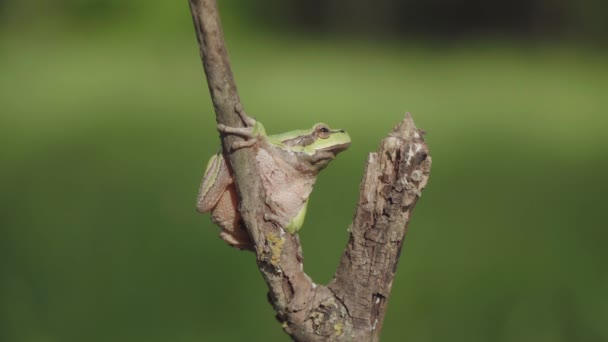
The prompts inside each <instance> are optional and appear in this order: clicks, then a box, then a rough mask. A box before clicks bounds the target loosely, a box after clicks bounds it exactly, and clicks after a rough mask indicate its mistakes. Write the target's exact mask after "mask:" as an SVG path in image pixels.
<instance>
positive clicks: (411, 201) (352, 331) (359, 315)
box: [190, 0, 431, 341]
mask: <svg viewBox="0 0 608 342" xmlns="http://www.w3.org/2000/svg"><path fill="white" fill-rule="evenodd" d="M190 8H191V11H192V17H193V20H194V27H195V30H196V35H197V38H198V42H199V46H200V52H201V58H202V60H203V66H204V68H205V73H206V75H207V82H208V86H209V92H210V94H211V98H212V101H213V106H214V109H215V113H216V119H217V122H218V123H221V124H224V125H227V126H231V127H243V124H242V122H241V120H240V119H239V116H238V115H237V113H236V110H235V108H236V107H237V106H240V99H239V96H238V92H237V88H236V84H235V82H234V79H233V76H232V71H231V68H230V62H229V60H228V55H227V52H226V47H225V44H224V37H223V33H222V27H221V23H220V18H219V13H218V9H217V4H216V1H215V0H190ZM237 139H239V138H238V137H235V136H232V135H224V136H222V145H223V147H224V151H226V152H228V149H227V147H229V146H231V144H232V143H233V142H234V141H236V140H237ZM226 155H227V156H229V163H230V165H231V167H232V170H233V172H234V175H235V178H236V183H237V189H238V193H239V212H240V213H241V216H242V218H243V221H244V224H245V226H246V227H247V231H248V232H249V234H250V235H251V237H252V240H253V242H254V244H255V252H256V254H257V264H258V268H259V269H260V272H261V273H262V276H263V277H264V280H265V281H266V283H267V285H268V288H269V299H270V302H271V303H272V305H273V307H274V308H275V310H276V312H277V318H278V319H279V320H280V321H281V323H282V325H283V329H284V330H285V331H286V332H287V333H288V334H289V335H290V336H291V337H292V338H293V339H294V340H296V341H377V340H378V339H379V334H380V331H381V328H382V321H383V319H384V313H385V312H386V305H387V300H388V298H389V295H390V290H391V286H392V283H393V279H394V275H395V272H396V269H397V263H398V260H399V254H400V251H401V247H402V245H403V240H404V237H405V233H406V231H407V224H408V222H409V220H410V217H411V214H412V210H413V208H414V205H415V204H416V201H417V200H418V198H419V197H420V193H421V191H422V189H423V188H424V187H425V185H426V183H427V181H428V177H429V172H430V167H431V158H430V156H429V152H428V148H427V146H426V144H425V142H424V139H423V134H422V132H421V131H420V130H418V129H417V128H416V126H415V125H414V122H413V120H412V118H411V116H410V115H409V114H407V115H406V117H405V118H404V120H403V121H402V122H400V123H399V124H397V125H396V126H395V127H394V128H393V131H392V132H390V133H389V135H388V136H387V137H386V138H385V139H384V140H382V142H381V144H380V148H379V150H378V152H376V153H371V154H370V155H369V157H368V160H367V163H366V169H365V175H364V177H363V181H362V183H361V187H360V198H359V203H358V205H357V209H356V215H355V219H354V221H353V223H352V224H351V226H350V240H349V243H348V245H347V247H346V250H345V251H344V254H343V255H342V259H341V262H340V266H339V267H338V269H337V271H336V274H335V277H334V279H333V281H332V282H331V283H330V284H329V285H328V286H323V285H317V284H315V283H313V281H312V280H311V279H310V278H309V277H308V276H307V275H306V274H305V273H304V271H303V266H302V256H301V246H300V243H299V239H298V238H297V235H290V234H285V233H284V232H282V231H281V230H282V228H279V227H275V226H274V225H273V224H271V223H269V222H266V221H265V220H264V215H265V214H268V212H267V210H268V209H267V207H266V206H265V205H264V203H265V202H264V198H263V196H264V195H263V194H264V191H262V185H261V182H260V175H259V173H258V171H257V170H256V167H255V162H254V160H255V159H254V158H255V155H254V151H253V150H252V149H247V148H244V149H240V150H238V151H234V152H232V153H226Z"/></svg>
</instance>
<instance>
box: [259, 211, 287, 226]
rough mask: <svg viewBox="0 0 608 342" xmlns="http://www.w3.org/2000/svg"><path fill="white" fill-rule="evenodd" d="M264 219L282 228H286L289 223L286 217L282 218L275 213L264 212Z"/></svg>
mask: <svg viewBox="0 0 608 342" xmlns="http://www.w3.org/2000/svg"><path fill="white" fill-rule="evenodd" d="M264 220H266V221H268V222H274V223H276V224H277V225H279V226H280V227H282V228H283V229H286V228H287V226H288V225H289V221H287V220H286V219H284V218H282V217H281V216H279V215H275V214H264Z"/></svg>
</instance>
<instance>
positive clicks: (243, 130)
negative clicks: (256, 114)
mask: <svg viewBox="0 0 608 342" xmlns="http://www.w3.org/2000/svg"><path fill="white" fill-rule="evenodd" d="M234 110H235V111H236V112H237V114H238V115H239V116H240V117H241V120H243V123H244V124H245V126H246V127H230V126H226V125H224V124H218V125H217V130H218V131H220V132H222V133H224V134H234V135H238V136H240V137H243V138H245V139H246V140H243V141H236V142H234V143H233V144H232V145H231V146H230V149H231V150H232V151H234V150H238V149H241V148H243V147H251V146H253V145H255V143H256V139H255V136H256V133H254V130H255V126H256V123H257V121H255V119H254V118H252V117H250V116H248V115H247V113H245V110H244V109H243V105H241V104H240V103H239V104H237V105H236V106H235V108H234Z"/></svg>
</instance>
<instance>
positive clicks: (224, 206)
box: [197, 110, 351, 248]
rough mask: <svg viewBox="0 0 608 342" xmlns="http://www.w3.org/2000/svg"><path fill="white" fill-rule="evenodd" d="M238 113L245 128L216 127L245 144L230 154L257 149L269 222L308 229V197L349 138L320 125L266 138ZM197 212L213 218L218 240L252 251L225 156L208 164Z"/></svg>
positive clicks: (293, 229)
mask: <svg viewBox="0 0 608 342" xmlns="http://www.w3.org/2000/svg"><path fill="white" fill-rule="evenodd" d="M237 113H239V115H240V116H241V118H242V119H243V122H244V123H245V124H246V125H247V127H245V128H234V127H226V126H223V125H218V130H220V131H221V132H223V133H225V134H235V135H239V136H242V137H244V138H245V139H246V140H244V141H239V142H237V143H235V144H234V145H233V146H231V150H235V149H239V148H249V147H253V146H257V149H256V166H257V169H258V171H259V174H260V176H261V178H262V186H263V188H264V190H265V192H266V198H267V199H266V204H267V205H268V206H269V208H270V211H271V212H272V214H267V215H266V216H265V219H266V220H267V221H271V222H274V223H276V224H277V225H279V226H281V227H283V228H284V229H285V230H286V231H287V232H289V233H291V234H293V233H295V232H297V231H298V230H299V229H300V228H301V227H302V225H303V224H304V218H305V217H306V207H307V204H308V196H309V195H310V192H311V191H312V187H313V185H314V183H315V180H316V177H317V174H318V173H319V171H320V170H322V169H323V168H325V167H326V166H327V165H328V164H329V162H330V161H331V160H333V159H334V158H335V156H336V155H337V154H338V153H340V152H342V151H344V150H345V149H347V148H348V146H349V145H350V142H351V140H350V137H349V136H348V133H346V132H345V131H344V130H332V129H329V127H327V125H325V124H321V123H319V124H315V125H314V126H313V127H312V128H311V129H308V130H296V131H290V132H286V133H281V134H275V135H267V134H266V130H265V129H264V126H263V125H262V124H261V123H259V122H257V121H255V120H254V119H252V118H250V117H248V116H247V115H246V114H245V113H244V112H242V110H240V111H238V110H237ZM197 208H198V210H199V211H200V212H209V211H210V212H211V219H212V221H213V222H215V223H216V224H218V225H219V226H220V227H221V228H222V232H221V233H220V237H221V238H222V239H224V240H225V241H226V242H227V243H228V244H230V245H232V246H234V247H237V248H251V247H252V246H251V241H250V239H249V236H248V234H247V233H246V232H245V230H244V229H243V227H242V224H241V221H240V216H239V214H238V199H237V197H236V188H235V184H234V177H233V176H232V174H231V173H230V169H229V168H228V167H227V164H226V161H225V159H224V156H223V155H222V154H221V153H218V154H216V155H214V156H213V157H211V159H210V160H209V163H208V165H207V169H206V171H205V176H204V178H203V182H202V184H201V188H200V191H199V196H198V200H197Z"/></svg>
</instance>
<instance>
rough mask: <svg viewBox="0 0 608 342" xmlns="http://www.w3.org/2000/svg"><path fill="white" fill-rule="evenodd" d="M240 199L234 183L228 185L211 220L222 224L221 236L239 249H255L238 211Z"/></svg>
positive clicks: (219, 224)
mask: <svg viewBox="0 0 608 342" xmlns="http://www.w3.org/2000/svg"><path fill="white" fill-rule="evenodd" d="M237 207H238V201H237V195H236V189H235V187H234V184H231V185H230V186H228V188H227V189H226V191H225V192H224V193H223V194H222V196H221V198H220V199H219V201H218V203H217V206H216V207H215V210H214V211H213V212H212V213H211V221H213V222H214V223H215V224H217V225H218V226H220V227H221V228H222V230H221V231H220V238H222V240H224V241H226V243H228V244H229V245H230V246H232V247H236V248H239V249H249V250H251V249H253V242H252V241H251V238H250V237H249V233H247V231H246V230H245V228H244V227H243V224H242V222H241V216H240V215H239V212H238V209H237Z"/></svg>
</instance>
